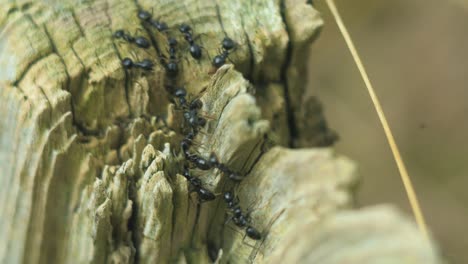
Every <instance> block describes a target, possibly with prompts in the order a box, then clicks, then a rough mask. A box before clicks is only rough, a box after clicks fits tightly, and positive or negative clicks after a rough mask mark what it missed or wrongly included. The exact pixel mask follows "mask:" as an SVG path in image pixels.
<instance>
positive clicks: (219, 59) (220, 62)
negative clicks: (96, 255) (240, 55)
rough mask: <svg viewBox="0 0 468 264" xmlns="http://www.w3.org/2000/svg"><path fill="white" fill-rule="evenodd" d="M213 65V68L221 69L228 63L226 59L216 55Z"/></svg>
mask: <svg viewBox="0 0 468 264" xmlns="http://www.w3.org/2000/svg"><path fill="white" fill-rule="evenodd" d="M212 63H213V66H215V67H216V68H219V67H221V66H223V65H224V63H226V58H225V57H224V56H223V55H216V56H215V57H214V58H213V62H212Z"/></svg>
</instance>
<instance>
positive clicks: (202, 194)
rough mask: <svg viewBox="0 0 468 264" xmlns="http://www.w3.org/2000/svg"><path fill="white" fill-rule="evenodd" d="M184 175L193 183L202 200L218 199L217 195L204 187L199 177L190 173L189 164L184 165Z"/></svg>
mask: <svg viewBox="0 0 468 264" xmlns="http://www.w3.org/2000/svg"><path fill="white" fill-rule="evenodd" d="M183 176H184V177H185V179H187V181H188V182H189V183H190V184H191V186H192V187H193V189H194V191H195V192H196V193H197V194H198V197H199V198H200V201H202V202H203V201H213V200H214V199H216V195H214V193H212V192H211V191H209V190H207V189H205V188H203V187H202V182H201V180H200V179H199V178H196V177H193V176H191V175H190V172H189V169H188V167H187V166H185V167H184V172H183Z"/></svg>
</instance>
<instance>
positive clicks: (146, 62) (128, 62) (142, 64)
mask: <svg viewBox="0 0 468 264" xmlns="http://www.w3.org/2000/svg"><path fill="white" fill-rule="evenodd" d="M122 66H123V67H124V68H125V69H131V68H140V69H143V70H145V71H152V70H153V67H154V63H153V62H152V61H151V60H150V59H143V60H142V61H137V62H134V61H132V59H130V58H124V59H123V60H122Z"/></svg>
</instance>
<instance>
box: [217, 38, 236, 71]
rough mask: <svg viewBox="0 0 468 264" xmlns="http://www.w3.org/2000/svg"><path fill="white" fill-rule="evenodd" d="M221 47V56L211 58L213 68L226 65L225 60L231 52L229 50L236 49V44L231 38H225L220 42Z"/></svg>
mask: <svg viewBox="0 0 468 264" xmlns="http://www.w3.org/2000/svg"><path fill="white" fill-rule="evenodd" d="M221 46H222V51H221V54H218V55H216V56H215V57H214V58H213V62H212V64H213V66H214V67H216V68H219V67H221V66H223V65H224V64H225V63H226V59H228V55H229V53H230V52H231V50H233V49H234V48H235V47H236V43H235V42H234V40H232V39H231V38H229V37H225V38H224V39H223V41H222V42H221Z"/></svg>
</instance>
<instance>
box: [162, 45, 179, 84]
mask: <svg viewBox="0 0 468 264" xmlns="http://www.w3.org/2000/svg"><path fill="white" fill-rule="evenodd" d="M168 43H169V62H168V63H165V64H164V67H165V68H166V73H167V74H168V75H169V76H170V77H175V76H176V75H177V73H178V72H179V67H178V66H177V60H176V47H177V40H176V39H175V38H173V37H169V39H168ZM161 61H162V62H164V59H163V58H161Z"/></svg>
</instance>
